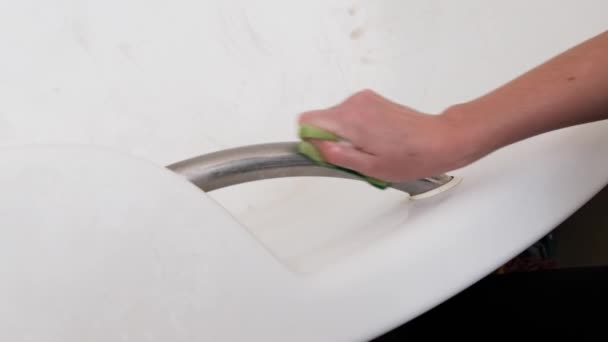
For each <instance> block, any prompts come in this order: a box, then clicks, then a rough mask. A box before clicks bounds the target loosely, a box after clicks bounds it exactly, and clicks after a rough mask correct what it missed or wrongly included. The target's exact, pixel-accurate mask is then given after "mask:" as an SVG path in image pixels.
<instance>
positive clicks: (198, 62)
mask: <svg viewBox="0 0 608 342" xmlns="http://www.w3.org/2000/svg"><path fill="white" fill-rule="evenodd" d="M606 22H608V3H606V2H605V1H601V0H597V1H577V2H574V1H572V2H560V3H559V4H557V3H556V2H554V1H548V0H544V1H535V2H528V1H509V2H504V3H499V2H485V1H477V0H476V1H472V0H471V1H459V2H446V1H371V0H370V1H321V0H314V1H312V0H311V1H302V2H295V1H279V0H264V1H135V0H127V1H124V0H123V1H118V0H108V1H85V0H83V1H69V0H64V1H40V0H24V1H19V2H10V1H0V27H1V29H0V49H1V50H0V51H2V53H1V54H0V145H2V146H21V145H28V144H32V143H38V144H48V143H65V142H67V143H78V144H84V145H100V146H104V147H110V148H113V149H116V150H120V151H124V152H128V153H130V154H133V155H136V156H138V157H140V158H143V159H145V160H147V161H148V162H144V161H137V160H136V159H132V158H128V157H125V156H121V155H120V154H115V153H110V152H102V151H99V150H90V149H89V148H85V147H82V148H42V149H37V148H25V149H20V148H16V149H4V150H1V151H0V163H1V164H2V168H1V169H0V184H1V188H2V189H3V191H2V192H1V193H0V203H2V205H1V207H0V210H3V213H2V215H0V227H2V230H1V233H0V235H1V236H2V238H1V239H0V244H2V248H1V249H0V255H2V257H1V258H0V259H1V260H2V261H1V264H0V265H2V266H1V267H2V268H3V271H1V272H0V277H3V279H2V281H1V282H0V284H2V285H0V289H2V293H0V299H1V300H0V302H2V303H10V304H9V305H4V304H3V305H2V307H1V309H0V317H1V318H3V319H2V320H0V321H1V322H2V323H4V325H5V326H4V328H5V329H0V337H1V338H0V339H2V340H13V341H31V340H34V341H42V340H45V341H48V340H53V339H52V338H49V337H48V336H53V337H55V336H57V338H56V339H55V340H60V341H69V342H71V341H74V342H76V341H82V340H89V341H108V340H121V339H122V340H132V341H167V340H172V341H191V340H260V341H266V340H281V341H284V340H291V341H295V340H303V341H311V340H314V341H322V340H327V341H342V340H344V341H349V340H363V339H367V338H370V337H372V336H375V335H377V334H380V333H382V332H385V331H387V330H388V329H390V328H392V327H394V326H396V325H398V324H401V323H403V322H405V321H407V320H409V319H411V318H413V317H415V316H416V315H418V314H419V313H421V312H423V311H425V310H427V309H429V308H431V307H433V306H434V305H437V304H438V303H440V302H441V301H443V300H445V299H446V298H448V297H449V296H451V295H454V294H455V293H457V292H458V291H460V290H462V289H464V288H465V287H466V286H468V285H470V284H471V283H473V282H474V281H475V280H477V279H479V278H480V277H482V276H484V275H485V274H487V273H488V272H491V271H492V270H493V269H495V268H496V267H498V266H499V265H500V264H501V263H503V262H505V261H507V260H508V259H509V258H510V257H512V256H514V255H515V254H516V253H517V252H519V251H521V250H522V249H524V248H525V247H526V246H527V245H529V244H531V243H532V242H534V241H535V240H536V239H538V238H540V237H541V236H543V235H544V234H546V233H547V232H549V231H550V230H551V229H552V228H553V227H555V226H556V225H557V224H558V223H559V222H561V221H562V220H563V219H564V218H565V217H567V216H568V215H569V214H570V213H572V212H573V211H574V210H576V209H577V208H578V207H579V206H581V205H582V204H583V203H584V202H585V201H586V200H588V199H589V198H590V197H591V196H592V195H593V194H594V193H595V192H596V191H598V190H599V189H600V188H601V187H602V186H603V185H605V184H606V182H607V180H608V158H606V153H605V152H604V151H603V149H601V148H598V147H597V146H605V145H606V144H607V143H608V134H607V133H608V126H607V124H606V123H603V122H602V123H597V124H593V125H585V126H581V127H576V128H571V129H566V130H561V131H558V132H553V133H551V134H546V135H543V136H539V137H536V138H534V139H530V140H528V141H526V142H522V143H519V144H516V145H513V146H510V147H508V148H505V149H503V150H501V151H498V152H497V153H494V154H492V155H491V156H489V157H488V158H485V159H484V160H482V161H479V162H478V163H475V164H473V165H471V166H469V167H467V168H464V169H462V170H455V171H454V172H453V174H455V175H458V176H461V177H462V178H463V182H462V183H461V184H460V185H459V186H458V187H456V188H454V189H452V190H450V191H449V192H446V193H445V194H442V195H440V196H437V197H432V198H428V199H425V200H424V201H422V200H421V201H416V202H411V201H409V200H408V199H407V198H404V196H403V195H402V194H399V193H396V192H393V191H385V192H382V191H378V190H376V189H374V188H372V187H369V186H367V185H366V184H364V183H357V182H352V181H338V180H327V179H285V180H274V181H265V182H257V183H251V184H245V185H241V186H236V187H232V188H229V189H224V190H220V191H217V192H213V193H210V194H209V196H210V198H212V199H213V200H215V201H210V200H209V198H208V197H205V196H202V195H201V194H200V192H198V191H197V190H196V189H195V188H194V187H192V186H190V185H189V184H187V183H185V182H184V181H182V180H181V179H179V178H178V177H175V176H174V175H172V174H170V173H168V171H166V170H163V169H162V168H161V166H162V165H166V164H169V163H171V162H174V161H177V160H181V159H184V158H188V157H191V156H193V155H197V154H201V153H205V152H211V151H215V150H220V149H223V148H228V147H234V146H242V145H248V144H253V143H263V142H271V141H282V140H293V139H295V118H296V115H297V113H298V112H300V111H303V110H308V109H312V108H317V107H324V106H328V105H331V104H334V103H335V102H337V101H340V100H342V99H343V98H344V97H345V96H347V95H348V94H350V93H351V92H353V91H355V90H358V89H361V88H364V87H370V88H374V89H376V90H377V91H379V92H381V93H383V94H385V95H387V96H389V97H391V98H392V99H394V100H396V101H400V102H404V103H407V104H408V105H410V106H413V107H416V108H419V109H421V110H426V111H431V112H436V111H439V110H441V109H443V108H444V107H445V106H447V105H450V104H452V103H455V102H461V101H465V100H467V99H469V98H471V97H474V96H477V95H479V94H481V93H483V92H485V91H488V90H489V89H491V88H492V87H495V86H497V85H499V84H501V83H503V82H505V81H507V80H509V79H510V78H512V77H514V76H516V75H517V74H519V73H520V72H521V71H523V70H525V69H527V68H529V67H532V66H534V65H535V64H538V63H540V62H542V61H544V60H545V59H546V58H549V57H551V56H552V55H553V54H556V53H558V52H560V51H561V50H563V49H565V48H567V47H569V46H571V45H572V44H575V43H577V42H578V41H580V40H582V39H585V38H588V37H590V36H592V35H594V34H597V33H599V32H601V31H602V30H605V28H606V27H605V25H606V24H605V23H606ZM93 151H96V152H93ZM38 161H43V162H42V163H41V164H40V163H39V162H38ZM150 162H152V163H150ZM101 164H103V165H108V167H107V169H104V168H103V167H101ZM42 170H44V171H45V173H44V175H43V176H41V172H42ZM100 170H103V172H100ZM85 171H86V172H85ZM79 175H80V176H79ZM41 188H45V189H47V191H45V192H44V193H41V192H40V189H41ZM92 188H95V189H92ZM142 201H143V202H142ZM218 203H219V204H220V205H221V206H223V207H224V208H226V209H227V212H228V213H230V215H231V216H233V217H234V220H232V219H230V217H229V216H228V214H227V212H225V211H224V210H223V209H221V207H220V206H218V205H217V204H218ZM144 204H145V205H144ZM139 205H141V206H139ZM151 207H152V208H155V210H149V208H151ZM303 207H305V208H306V212H303V211H302V208H303ZM177 209H179V210H180V211H179V213H180V215H179V216H176V214H175V210H177ZM311 213H312V214H315V215H311ZM152 214H154V215H152ZM36 218H43V221H44V222H45V223H47V222H48V224H45V225H41V224H40V222H41V221H39V220H37V219H36ZM91 218H95V219H94V220H93V219H91ZM236 221H239V222H240V223H241V224H242V225H239V224H237V223H236ZM7 227H8V228H7ZM83 227H84V228H83ZM83 229H85V230H87V233H85V231H84V230H83ZM146 229H149V230H150V231H151V232H154V233H153V234H152V235H150V236H148V238H149V240H141V239H140V236H142V233H143V232H144V231H146ZM193 229H194V230H193ZM89 230H90V233H89V232H88V231H89ZM248 233H251V234H248ZM143 236H144V237H145V236H146V235H143ZM154 236H156V237H157V239H156V240H155V239H154ZM94 237H98V239H93V238H94ZM100 241H101V242H105V243H104V245H103V246H102V245H100V244H99V242H100ZM108 244H109V245H111V246H113V247H112V248H106V246H107V245H108ZM154 251H159V253H160V256H157V255H155V254H154V253H155V252H154ZM163 253H165V254H163ZM155 257H158V258H159V259H154V258H155ZM117 259H118V260H117ZM163 267H166V268H163ZM40 272H42V273H40ZM163 272H167V273H163ZM172 272H174V273H172ZM80 275H81V276H80ZM2 334H4V335H2ZM53 334H55V335H53Z"/></svg>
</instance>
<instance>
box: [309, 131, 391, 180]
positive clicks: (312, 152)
mask: <svg viewBox="0 0 608 342" xmlns="http://www.w3.org/2000/svg"><path fill="white" fill-rule="evenodd" d="M299 136H300V139H322V140H330V141H340V140H341V139H340V137H338V136H337V135H335V134H333V133H331V132H328V131H325V130H322V129H320V128H317V127H314V126H309V125H300V129H299ZM298 152H299V153H301V154H303V155H305V156H307V157H308V158H310V159H311V160H313V161H315V162H316V163H317V164H319V165H322V166H325V167H329V168H334V169H339V170H341V171H344V172H348V173H350V174H353V175H356V176H358V177H361V178H363V179H365V180H366V181H367V182H368V183H369V184H371V185H373V186H375V187H376V188H379V189H386V188H387V187H389V186H390V185H391V184H390V183H389V182H386V181H383V180H380V179H376V178H373V177H369V176H366V175H363V174H361V173H359V172H357V171H354V170H351V169H347V168H344V167H340V166H336V165H333V164H330V163H327V162H326V161H325V160H323V157H322V156H321V153H320V152H319V150H318V149H317V148H316V147H315V146H314V145H313V144H311V143H310V142H308V141H302V142H300V144H299V145H298Z"/></svg>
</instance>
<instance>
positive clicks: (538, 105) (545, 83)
mask: <svg viewBox="0 0 608 342" xmlns="http://www.w3.org/2000/svg"><path fill="white" fill-rule="evenodd" d="M603 119H608V32H604V33H602V34H600V35H598V36H596V37H593V38H591V39H589V40H587V41H585V42H582V43H581V44H579V45H577V46H575V47H572V48H571V49H569V50H567V51H565V52H563V53H562V54H560V55H558V56H556V57H554V58H552V59H550V60H548V61H547V62H545V63H544V64H542V65H539V66H538V67H536V68H534V69H532V70H529V71H528V72H526V73H524V74H523V75H521V76H519V77H518V78H516V79H514V80H512V81H510V82H508V83H506V84H504V85H503V86H501V87H499V88H497V89H495V90H493V91H491V92H489V93H487V94H485V95H483V96H481V97H479V98H477V99H474V100H473V101H470V102H467V103H462V104H458V105H455V106H452V107H450V108H448V109H447V110H446V111H444V112H443V113H442V114H441V115H429V114H425V113H420V112H418V111H415V110H413V109H411V108H408V107H404V106H402V105H400V104H397V103H394V102H391V101H389V100H388V99H385V98H383V97H381V96H380V95H377V94H375V93H373V92H371V91H363V92H360V93H357V94H355V95H353V96H351V97H350V98H348V99H347V100H346V101H344V102H343V103H341V104H339V105H337V106H335V107H332V108H329V109H324V110H316V111H311V112H307V113H303V114H302V115H301V116H300V120H299V121H300V123H306V124H309V125H313V126H318V127H320V128H323V129H326V130H329V131H332V132H334V133H336V134H337V135H339V136H341V137H343V138H345V139H347V140H349V141H350V142H351V143H352V145H350V146H349V145H344V144H339V143H335V142H330V141H313V143H314V144H315V145H316V146H317V147H318V149H319V150H320V153H321V154H322V155H323V158H324V159H325V160H326V161H328V162H330V163H333V164H336V165H339V166H343V167H346V168H351V169H354V170H357V171H359V172H362V173H364V174H367V175H369V176H373V177H377V178H381V179H386V180H389V181H404V180H409V179H413V178H418V177H424V176H430V175H435V174H439V173H443V172H447V171H449V170H452V169H455V168H458V167H462V166H465V165H467V164H469V163H472V162H474V161H475V160H478V159H479V158H482V157H483V156H485V155H487V154H489V153H491V152H493V151H495V150H496V149H499V148H501V147H504V146H507V145H509V144H512V143H515V142H517V141H520V140H523V139H526V138H529V137H532V136H534V135H538V134H541V133H544V132H548V131H552V130H556V129H559V128H565V127H568V126H573V125H578V124H582V123H589V122H593V121H598V120H603ZM412 165H415V167H412Z"/></svg>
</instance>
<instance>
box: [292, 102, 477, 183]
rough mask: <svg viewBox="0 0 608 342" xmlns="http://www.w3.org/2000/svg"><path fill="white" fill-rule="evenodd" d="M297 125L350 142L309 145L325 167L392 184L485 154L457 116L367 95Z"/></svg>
mask: <svg viewBox="0 0 608 342" xmlns="http://www.w3.org/2000/svg"><path fill="white" fill-rule="evenodd" d="M298 121H299V123H300V124H306V125H310V126H315V127H318V128H321V129H323V130H326V131H329V132H332V133H334V134H336V135H337V136H339V137H341V138H342V139H344V140H346V141H348V142H349V143H350V144H344V143H341V142H335V141H329V140H310V142H311V143H313V144H314V145H315V146H316V147H317V149H318V150H319V152H320V154H321V156H322V157H323V159H324V160H325V161H326V162H329V163H331V164H334V165H337V166H341V167H344V168H348V169H351V170H355V171H357V172H360V173H362V174H365V175H367V176H371V177H375V178H379V179H382V180H386V181H390V182H402V181H407V180H412V179H416V178H422V177H429V176H435V175H437V174H440V173H444V172H447V171H449V170H453V169H455V168H458V167H461V166H464V165H466V164H467V163H470V162H472V161H474V160H475V159H477V158H479V157H481V156H482V155H483V153H484V152H483V151H484V150H483V149H482V148H481V145H480V144H475V143H474V139H475V137H474V136H472V135H471V133H472V131H471V132H469V130H468V129H467V128H468V127H467V124H466V123H465V122H464V121H465V120H464V119H462V118H461V116H459V115H447V114H443V115H430V114H424V113H420V112H418V111H415V110H413V109H411V108H408V107H405V106H402V105H399V104H397V103H394V102H392V101H390V100H388V99H386V98H384V97H382V96H380V95H378V94H376V93H374V92H373V91H370V90H364V91H361V92H358V93H356V94H355V95H353V96H351V97H349V98H348V99H346V100H345V101H344V102H342V103H340V104H338V105H337V106H334V107H331V108H328V109H323V110H315V111H310V112H306V113H303V114H301V115H300V117H299V120H298Z"/></svg>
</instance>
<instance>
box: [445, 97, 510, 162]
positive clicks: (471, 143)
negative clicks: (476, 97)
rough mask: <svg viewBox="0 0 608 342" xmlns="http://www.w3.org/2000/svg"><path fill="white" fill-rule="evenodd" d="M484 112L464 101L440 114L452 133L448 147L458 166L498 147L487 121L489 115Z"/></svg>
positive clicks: (498, 144) (497, 141) (496, 138)
mask: <svg viewBox="0 0 608 342" xmlns="http://www.w3.org/2000/svg"><path fill="white" fill-rule="evenodd" d="M484 114H485V113H484V112H483V111H482V110H480V108H478V107H477V106H475V105H474V104H473V103H471V102H466V103H461V104H456V105H453V106H450V107H448V108H447V109H446V110H445V111H444V112H443V113H441V115H440V116H441V118H442V119H443V120H444V122H446V123H447V125H448V126H449V127H450V129H451V131H452V133H453V135H452V140H453V141H452V142H451V146H450V149H451V153H453V154H454V155H455V156H457V159H458V160H457V161H456V162H457V164H459V166H464V165H467V164H470V163H472V162H474V161H476V160H478V159H480V158H482V157H484V156H485V155H487V154H489V153H491V152H493V151H494V150H496V149H498V148H499V147H500V142H499V139H498V136H497V135H496V134H494V133H493V132H494V131H495V130H493V129H492V127H493V125H492V123H491V122H488V120H489V119H490V118H491V116H487V115H484Z"/></svg>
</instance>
